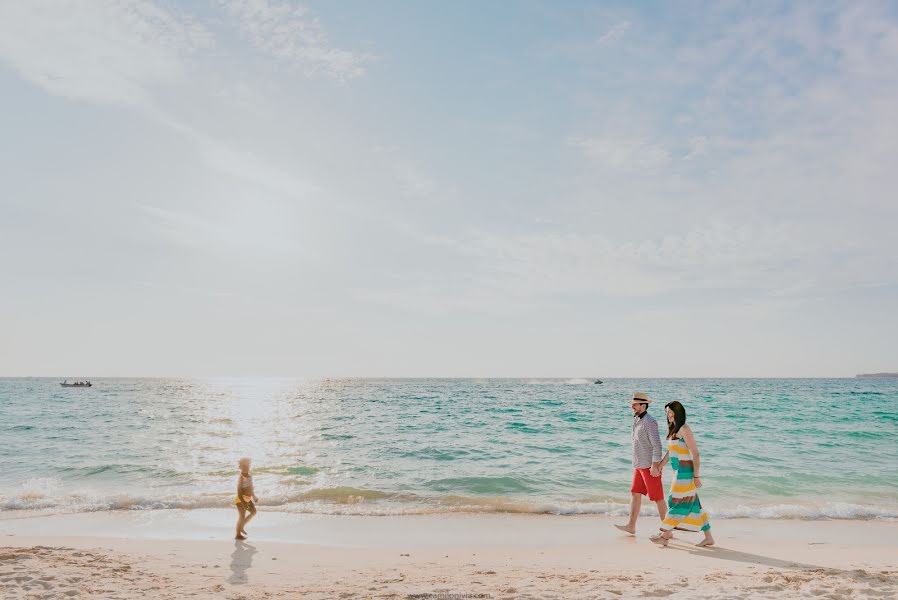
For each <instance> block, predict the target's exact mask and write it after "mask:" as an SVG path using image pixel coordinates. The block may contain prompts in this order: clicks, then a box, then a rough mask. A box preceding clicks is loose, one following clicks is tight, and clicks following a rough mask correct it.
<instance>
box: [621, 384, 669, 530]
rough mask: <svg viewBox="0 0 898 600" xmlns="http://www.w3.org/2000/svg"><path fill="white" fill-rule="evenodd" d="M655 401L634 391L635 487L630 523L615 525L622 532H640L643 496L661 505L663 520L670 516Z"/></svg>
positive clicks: (632, 495)
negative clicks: (652, 407)
mask: <svg viewBox="0 0 898 600" xmlns="http://www.w3.org/2000/svg"><path fill="white" fill-rule="evenodd" d="M651 403H652V399H651V398H649V395H648V394H646V393H645V392H634V393H633V399H632V400H631V401H630V407H631V408H632V409H633V485H632V486H631V487H630V494H631V498H630V520H629V521H628V522H627V524H626V525H615V527H617V528H618V529H620V530H621V531H626V532H627V533H632V534H635V533H636V519H638V518H639V508H640V507H641V506H642V497H643V496H648V497H649V500H651V501H652V502H654V503H655V504H656V505H657V506H658V514H659V515H661V520H664V518H665V517H666V516H667V504H666V503H665V502H664V486H662V485H661V467H660V466H659V463H660V462H661V437H660V435H659V434H658V421H656V420H655V418H654V417H653V416H652V415H650V414H649V412H648V411H649V404H651Z"/></svg>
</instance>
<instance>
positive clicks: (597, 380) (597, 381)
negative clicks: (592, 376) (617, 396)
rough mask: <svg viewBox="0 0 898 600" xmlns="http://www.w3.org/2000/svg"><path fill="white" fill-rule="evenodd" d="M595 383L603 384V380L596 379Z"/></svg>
mask: <svg viewBox="0 0 898 600" xmlns="http://www.w3.org/2000/svg"><path fill="white" fill-rule="evenodd" d="M593 383H602V380H601V379H596V380H595V381H593Z"/></svg>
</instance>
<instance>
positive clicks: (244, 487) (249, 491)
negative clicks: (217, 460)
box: [234, 456, 259, 540]
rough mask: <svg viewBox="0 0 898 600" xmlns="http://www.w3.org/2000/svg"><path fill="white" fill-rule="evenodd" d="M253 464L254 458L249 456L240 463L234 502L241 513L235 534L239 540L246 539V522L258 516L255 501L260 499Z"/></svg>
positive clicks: (235, 537)
mask: <svg viewBox="0 0 898 600" xmlns="http://www.w3.org/2000/svg"><path fill="white" fill-rule="evenodd" d="M251 464H252V459H251V458H249V457H248V456H244V457H243V458H241V459H240V462H239V463H238V466H239V467H240V476H239V477H238V478H237V498H235V499H234V504H235V505H236V506H237V510H238V511H239V513H240V514H239V516H238V517H237V534H236V535H235V536H234V539H237V540H245V539H246V524H247V523H249V522H250V521H251V520H252V518H253V517H255V516H256V504H255V503H256V502H258V501H259V498H257V497H256V492H255V490H253V476H252V475H251V474H250V472H249V469H250V465H251ZM247 513H249V514H247Z"/></svg>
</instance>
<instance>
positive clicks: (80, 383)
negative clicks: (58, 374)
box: [59, 379, 93, 387]
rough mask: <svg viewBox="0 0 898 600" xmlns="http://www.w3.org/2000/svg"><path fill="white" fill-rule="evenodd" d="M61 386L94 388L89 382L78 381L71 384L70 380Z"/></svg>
mask: <svg viewBox="0 0 898 600" xmlns="http://www.w3.org/2000/svg"><path fill="white" fill-rule="evenodd" d="M59 385H61V386H62V387H93V384H92V383H91V382H89V381H76V382H75V383H69V380H68V379H66V380H65V381H63V382H62V383H60V384H59Z"/></svg>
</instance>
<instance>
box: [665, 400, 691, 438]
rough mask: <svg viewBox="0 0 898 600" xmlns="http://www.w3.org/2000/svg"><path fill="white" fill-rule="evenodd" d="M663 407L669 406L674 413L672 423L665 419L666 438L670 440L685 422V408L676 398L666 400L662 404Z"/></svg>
mask: <svg viewBox="0 0 898 600" xmlns="http://www.w3.org/2000/svg"><path fill="white" fill-rule="evenodd" d="M664 408H669V409H670V410H671V412H672V413H673V415H674V422H673V423H671V422H670V421H669V420H668V421H667V439H669V440H672V439H674V437H675V436H676V435H677V432H678V431H679V430H680V427H682V426H683V425H685V424H686V409H685V408H683V405H682V404H680V403H679V402H677V401H676V400H674V401H673V402H668V403H667V404H665V405H664Z"/></svg>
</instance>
